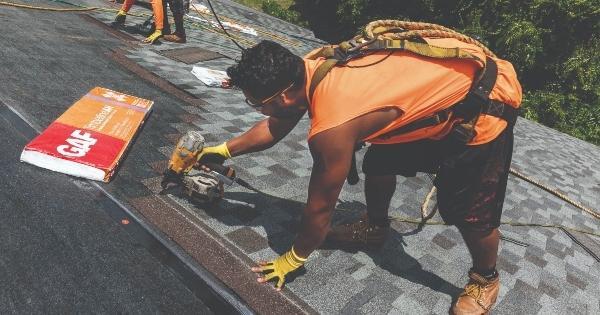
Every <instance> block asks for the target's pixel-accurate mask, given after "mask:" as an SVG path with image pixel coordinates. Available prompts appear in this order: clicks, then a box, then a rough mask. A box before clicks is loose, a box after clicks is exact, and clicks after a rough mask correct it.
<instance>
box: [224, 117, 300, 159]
mask: <svg viewBox="0 0 600 315" xmlns="http://www.w3.org/2000/svg"><path fill="white" fill-rule="evenodd" d="M302 116H303V115H299V116H298V117H294V118H286V119H283V118H276V117H269V118H267V119H264V120H262V121H259V122H258V123H256V124H255V125H254V126H252V128H250V129H249V130H248V131H246V132H245V133H243V134H242V135H240V136H238V137H235V138H233V139H231V140H229V141H227V148H228V149H229V152H230V153H231V156H237V155H242V154H246V153H250V152H257V151H262V150H265V149H268V148H270V147H272V146H273V145H275V144H276V143H277V142H279V141H280V140H281V139H283V137H285V136H286V135H287V134H288V133H290V131H292V129H294V127H295V126H296V125H297V124H298V122H299V121H300V119H301V118H302Z"/></svg>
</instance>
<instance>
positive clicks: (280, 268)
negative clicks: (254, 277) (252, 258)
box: [252, 246, 306, 290]
mask: <svg viewBox="0 0 600 315" xmlns="http://www.w3.org/2000/svg"><path fill="white" fill-rule="evenodd" d="M305 262H306V258H302V257H300V256H298V255H297V254H296V251H294V247H293V246H292V248H291V249H290V250H289V251H288V252H286V253H285V254H283V255H281V256H279V257H278V258H277V259H275V260H273V261H270V262H267V263H260V265H259V266H258V267H256V268H252V271H254V272H261V273H263V274H264V277H262V281H260V282H265V281H269V280H271V279H274V278H278V280H277V284H276V285H275V287H276V288H277V289H278V290H281V287H282V286H283V284H284V283H285V275H287V274H288V273H290V272H292V271H294V270H296V269H298V268H300V267H302V265H304V263H305Z"/></svg>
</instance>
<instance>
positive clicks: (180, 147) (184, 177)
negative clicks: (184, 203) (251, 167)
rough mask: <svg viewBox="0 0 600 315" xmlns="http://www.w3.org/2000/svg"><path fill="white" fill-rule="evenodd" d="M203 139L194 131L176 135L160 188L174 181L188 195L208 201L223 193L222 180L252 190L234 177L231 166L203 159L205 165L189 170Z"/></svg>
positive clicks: (198, 152) (223, 182)
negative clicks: (176, 139)
mask: <svg viewBox="0 0 600 315" xmlns="http://www.w3.org/2000/svg"><path fill="white" fill-rule="evenodd" d="M204 142H205V140H204V137H203V136H202V134H200V133H199V132H198V131H189V132H187V133H186V134H185V135H184V136H183V137H181V138H180V139H179V141H178V142H177V145H176V146H175V149H174V150H173V153H172V154H171V159H170V160H169V166H168V168H167V170H166V171H165V173H164V177H163V179H162V181H161V186H162V188H163V189H166V188H167V187H168V186H169V184H170V183H174V184H176V185H181V186H182V187H183V191H184V193H185V194H186V195H188V196H189V197H196V198H200V199H205V200H208V201H209V202H212V201H214V200H216V199H219V198H221V197H223V184H225V185H228V186H230V185H232V184H233V183H234V182H236V183H238V184H240V185H241V186H243V187H246V188H249V189H252V190H254V188H252V187H251V186H250V185H249V184H248V183H246V182H245V181H243V180H241V179H239V178H237V177H236V174H235V170H234V169H233V168H231V167H228V166H223V165H221V164H217V163H207V164H206V165H205V166H206V169H199V170H194V171H193V172H191V171H192V169H193V167H194V165H195V164H196V162H197V161H198V157H199V156H200V153H202V149H203V148H204Z"/></svg>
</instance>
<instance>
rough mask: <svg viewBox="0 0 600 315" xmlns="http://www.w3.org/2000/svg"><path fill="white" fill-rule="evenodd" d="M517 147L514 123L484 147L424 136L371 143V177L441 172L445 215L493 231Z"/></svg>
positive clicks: (366, 166) (367, 168)
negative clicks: (436, 139)
mask: <svg viewBox="0 0 600 315" xmlns="http://www.w3.org/2000/svg"><path fill="white" fill-rule="evenodd" d="M512 150H513V128H512V126H511V125H509V126H508V127H507V128H506V129H505V130H504V131H503V132H502V133H501V134H500V135H499V136H498V137H497V138H496V139H494V140H492V141H490V142H488V143H485V144H482V145H474V146H467V145H449V144H448V142H447V141H445V140H439V141H435V140H419V141H414V142H409V143H400V144H392V145H371V146H370V147H369V150H368V151H367V153H366V154H365V158H364V161H363V166H362V168H363V172H364V173H365V174H366V175H374V176H377V175H402V176H405V177H413V176H415V175H416V173H417V172H426V173H432V174H437V176H436V178H435V181H434V184H435V186H436V187H437V189H438V191H437V200H438V208H439V211H440V215H441V216H442V218H443V219H444V221H445V222H446V223H448V224H452V225H456V226H458V227H461V228H462V227H464V228H468V229H472V230H479V231H487V230H490V229H493V228H496V227H498V226H499V225H500V216H501V215H502V205H503V203H504V196H505V193H506V184H507V180H508V173H509V170H510V162H511V159H512Z"/></svg>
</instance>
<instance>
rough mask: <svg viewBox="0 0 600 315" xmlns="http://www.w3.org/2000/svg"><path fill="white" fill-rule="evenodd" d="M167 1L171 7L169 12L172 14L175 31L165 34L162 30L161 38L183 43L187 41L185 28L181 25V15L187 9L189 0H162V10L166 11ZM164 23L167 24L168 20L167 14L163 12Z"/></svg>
mask: <svg viewBox="0 0 600 315" xmlns="http://www.w3.org/2000/svg"><path fill="white" fill-rule="evenodd" d="M167 3H169V8H171V13H172V14H173V22H174V23H175V32H173V33H170V32H169V33H170V34H167V32H164V34H163V37H162V39H164V40H166V41H168V42H173V43H179V44H183V43H185V42H186V41H187V39H186V36H185V28H184V26H183V15H184V14H185V11H186V10H189V6H190V1H189V0H164V1H163V10H164V11H165V12H166V10H167V9H166V7H167ZM163 24H164V25H168V24H169V21H168V18H167V15H166V14H165V18H164V23H163Z"/></svg>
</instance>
